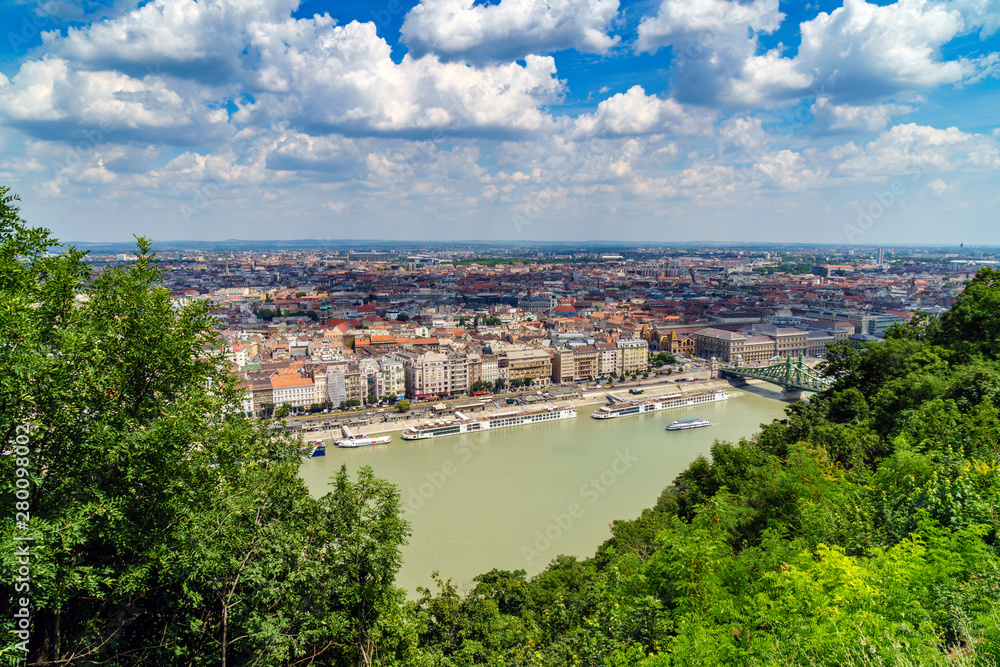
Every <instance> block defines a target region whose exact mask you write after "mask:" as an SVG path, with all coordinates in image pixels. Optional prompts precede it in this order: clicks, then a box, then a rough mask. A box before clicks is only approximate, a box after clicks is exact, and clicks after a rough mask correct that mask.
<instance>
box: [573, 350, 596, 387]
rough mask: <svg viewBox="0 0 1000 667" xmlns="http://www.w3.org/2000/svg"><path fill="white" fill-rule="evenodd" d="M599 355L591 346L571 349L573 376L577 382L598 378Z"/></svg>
mask: <svg viewBox="0 0 1000 667" xmlns="http://www.w3.org/2000/svg"><path fill="white" fill-rule="evenodd" d="M599 369H600V353H599V352H598V351H597V348H596V347H594V346H593V345H584V346H580V347H575V348H573V375H574V377H575V378H576V379H578V380H589V379H592V378H596V377H599V376H600V371H599Z"/></svg>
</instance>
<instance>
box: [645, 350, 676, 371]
mask: <svg viewBox="0 0 1000 667" xmlns="http://www.w3.org/2000/svg"><path fill="white" fill-rule="evenodd" d="M650 363H651V364H652V365H654V366H656V367H657V368H659V367H660V366H667V365H671V364H676V363H677V357H675V356H674V355H672V354H670V353H669V352H659V353H657V354H655V355H653V356H652V357H651V358H650Z"/></svg>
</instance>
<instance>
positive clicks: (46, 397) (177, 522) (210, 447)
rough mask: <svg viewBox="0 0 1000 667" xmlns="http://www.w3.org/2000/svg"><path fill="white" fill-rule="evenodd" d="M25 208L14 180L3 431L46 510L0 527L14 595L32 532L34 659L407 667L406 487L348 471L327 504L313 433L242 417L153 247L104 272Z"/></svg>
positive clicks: (7, 205) (7, 639)
mask: <svg viewBox="0 0 1000 667" xmlns="http://www.w3.org/2000/svg"><path fill="white" fill-rule="evenodd" d="M15 201H16V198H14V197H13V196H11V195H9V193H8V191H7V189H6V188H0V368H3V370H4V372H3V373H0V432H2V433H3V435H4V441H5V442H7V441H9V440H10V439H11V438H14V437H16V436H17V435H18V434H22V433H24V432H26V433H27V434H28V436H26V437H27V439H28V441H29V442H28V443H27V444H26V445H24V446H25V447H26V448H27V449H28V452H29V454H30V455H29V456H26V457H21V458H27V460H26V461H22V462H20V463H19V462H18V461H17V458H16V457H14V456H2V457H0V489H2V492H3V495H4V497H10V498H14V497H15V493H16V492H17V491H18V490H19V489H18V487H17V486H16V485H15V482H14V481H15V480H16V479H20V478H18V477H17V476H16V475H15V467H20V468H23V469H24V470H25V471H26V472H27V473H28V475H27V477H26V478H24V479H27V480H28V481H29V484H28V487H27V488H22V489H20V490H22V491H24V493H23V494H22V495H25V496H26V498H25V499H23V500H19V502H24V503H26V510H25V512H26V513H27V514H30V519H28V518H25V520H24V521H23V523H24V524H26V525H25V526H23V527H20V526H18V525H17V524H16V523H15V521H14V513H13V512H8V513H7V515H5V517H4V518H3V519H0V522H2V523H0V542H2V543H3V553H4V557H3V561H2V565H0V568H2V571H0V589H2V591H3V595H4V596H5V598H6V599H8V600H11V599H14V598H15V591H14V587H13V583H14V579H15V575H14V574H13V572H14V571H13V570H12V567H15V563H16V561H15V560H12V558H11V557H10V554H14V553H15V550H14V545H15V541H14V538H15V536H17V535H18V534H19V533H27V534H28V535H29V536H30V537H31V538H32V541H31V545H32V547H31V613H32V621H33V626H34V627H33V631H32V633H31V636H30V638H28V639H27V644H26V648H27V656H26V657H27V662H28V663H30V664H83V663H91V664H129V665H162V664H182V663H186V664H195V663H205V664H220V665H228V664H237V663H238V664H246V663H248V662H252V663H255V664H259V665H283V664H290V663H297V662H300V661H303V660H307V661H311V662H314V663H315V662H316V661H322V662H326V663H329V664H371V663H372V662H374V661H375V660H376V659H381V657H384V658H386V659H387V660H399V661H402V659H401V658H396V657H394V656H393V655H386V654H387V653H389V654H392V653H393V652H395V651H405V650H406V646H407V645H408V644H407V643H406V640H405V637H403V636H402V635H399V634H398V633H397V631H396V630H395V629H394V628H396V627H399V625H400V624H399V622H398V619H396V618H393V614H394V613H395V612H394V609H395V608H396V606H395V605H394V604H393V600H394V599H396V598H395V597H394V596H396V595H397V593H396V591H395V589H394V588H393V587H392V575H393V574H394V572H395V568H397V567H398V548H399V545H400V544H402V543H403V540H404V539H405V533H406V524H405V522H402V521H401V520H400V519H399V504H398V496H396V495H395V491H394V490H393V489H392V488H391V487H390V486H389V485H387V484H386V483H384V482H380V481H378V480H375V479H374V478H373V477H372V476H371V474H370V471H367V472H366V471H362V472H360V473H359V479H358V482H357V483H351V482H350V480H348V479H347V478H346V473H345V472H344V471H343V470H342V471H341V474H340V476H339V477H338V480H337V486H336V489H335V490H334V492H333V493H331V494H330V495H329V496H327V497H326V498H325V499H320V500H316V499H313V498H312V497H311V496H310V495H309V493H308V490H307V488H306V487H305V485H304V483H303V482H302V480H301V478H300V476H299V474H298V468H299V465H300V461H301V458H300V451H299V443H298V442H297V441H295V440H293V439H292V438H291V437H290V436H286V435H280V434H278V433H276V432H275V430H274V429H271V428H269V426H270V424H269V423H267V422H260V421H257V420H252V419H247V418H245V417H244V416H243V414H242V411H241V409H240V402H241V399H242V391H240V390H238V389H237V382H236V381H235V380H236V379H235V378H234V377H232V376H231V375H229V374H228V373H226V372H224V371H220V370H219V369H220V368H221V369H225V368H228V365H227V364H226V363H225V359H224V357H223V356H222V354H221V352H219V350H221V348H222V346H221V344H220V341H219V339H218V337H217V336H216V334H215V333H214V332H213V327H214V325H215V322H214V318H212V317H211V314H210V312H209V309H208V307H207V304H205V303H202V302H195V303H192V304H190V305H187V306H184V307H182V308H179V309H175V308H174V304H173V303H172V300H171V299H170V295H169V293H168V291H167V290H166V289H164V288H162V287H157V286H156V285H157V284H159V283H160V272H159V270H158V268H157V263H156V256H155V254H153V253H152V252H151V251H150V244H149V242H148V241H146V240H145V239H138V240H137V246H138V248H137V255H138V260H137V261H136V262H134V263H132V264H131V265H129V266H127V267H123V268H111V269H106V270H105V271H104V272H103V273H101V275H99V276H94V275H92V274H91V271H90V267H89V266H88V265H87V263H86V262H85V261H84V260H85V255H86V253H83V252H80V251H78V250H76V249H74V248H72V247H69V248H64V249H62V251H61V252H57V253H54V254H50V252H51V251H53V250H55V249H58V248H60V247H59V246H56V240H55V239H54V238H52V237H51V235H50V234H49V232H48V231H47V230H43V229H31V228H28V227H27V225H26V224H25V223H24V222H23V221H22V220H21V219H20V216H19V215H18V210H17V209H16V208H15V207H14V202H15ZM81 295H82V296H85V297H86V298H85V299H79V298H78V296H81ZM18 544H19V543H18ZM331 545H336V546H335V548H331ZM349 547H354V548H353V549H351V548H349ZM358 549H361V550H362V551H363V553H359V551H358ZM8 618H9V616H8ZM154 628H155V631H154ZM394 633H395V634H394ZM0 637H2V639H3V640H4V646H5V647H12V646H13V645H14V644H15V643H16V642H17V641H21V640H20V639H18V638H17V637H16V635H14V634H13V633H12V629H11V625H10V624H9V623H5V624H3V625H2V626H0Z"/></svg>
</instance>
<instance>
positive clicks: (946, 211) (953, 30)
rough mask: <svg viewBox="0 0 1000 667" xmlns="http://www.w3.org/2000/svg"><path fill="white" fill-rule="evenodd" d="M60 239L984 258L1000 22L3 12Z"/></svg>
mask: <svg viewBox="0 0 1000 667" xmlns="http://www.w3.org/2000/svg"><path fill="white" fill-rule="evenodd" d="M0 25H2V26H5V29H6V36H5V37H4V38H2V39H0V183H2V184H5V185H8V186H10V187H11V188H12V189H13V190H15V191H16V192H18V193H20V194H21V195H22V197H23V200H24V201H23V206H22V210H23V213H24V215H25V217H26V218H27V219H28V220H29V221H30V222H32V223H34V224H38V225H43V226H46V227H49V228H50V229H52V230H53V231H54V232H55V233H56V235H57V236H59V237H60V238H62V239H66V240H79V241H119V240H123V239H128V238H130V236H131V234H133V233H136V234H143V235H147V236H152V237H153V238H156V239H160V240H175V239H206V240H211V239H227V238H255V239H269V238H318V239H341V238H345V239H346V238H384V239H446V240H460V239H479V240H533V239H537V240H592V239H601V240H614V239H621V240H623V241H646V240H648V241H696V240H713V241H802V242H820V243H836V244H847V243H851V244H858V245H877V244H885V243H958V242H965V243H968V244H1000V225H997V224H996V220H997V218H998V213H1000V191H998V190H997V188H996V184H997V182H998V179H997V172H998V169H1000V122H998V121H1000V114H998V113H997V111H996V108H997V102H998V86H1000V30H998V29H1000V0H904V1H900V2H885V1H879V2H865V1H864V0H846V1H845V2H837V1H833V0H814V1H813V2H809V3H784V2H782V3H780V4H779V2H778V0H643V1H641V2H626V1H622V0H549V1H548V2H545V1H541V0H498V1H493V2H478V1H477V2H473V0H420V1H419V2H414V1H412V0H410V1H407V2H403V1H402V0H400V1H398V2H397V1H396V0H378V1H376V2H357V1H354V0H349V1H341V2H330V1H327V0H304V1H297V0H201V1H199V2H195V0H148V1H146V2H135V1H134V0H133V1H131V2H128V1H125V0H89V1H86V2H69V1H65V0H45V1H35V0H11V1H8V2H6V3H2V4H0Z"/></svg>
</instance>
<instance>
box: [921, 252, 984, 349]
mask: <svg viewBox="0 0 1000 667" xmlns="http://www.w3.org/2000/svg"><path fill="white" fill-rule="evenodd" d="M940 322H941V325H940V330H939V331H938V332H936V334H935V337H934V342H936V343H937V344H938V345H942V346H947V347H950V348H952V349H954V350H955V351H956V352H957V353H958V354H959V356H960V358H962V359H965V360H969V359H971V358H972V357H974V356H982V357H985V358H987V359H996V358H997V356H998V355H1000V272H998V271H996V270H995V269H993V268H991V267H988V266H986V267H983V268H982V269H980V270H979V273H977V274H976V277H975V278H973V279H972V280H970V281H967V282H966V283H965V291H964V292H962V293H961V294H960V295H959V296H958V298H957V299H956V300H955V303H954V305H953V306H952V307H951V308H949V309H948V311H947V312H946V313H945V314H944V315H942V316H941V320H940Z"/></svg>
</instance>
